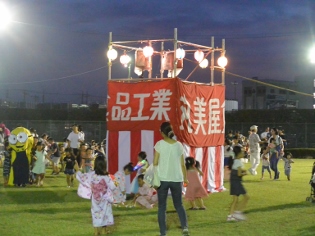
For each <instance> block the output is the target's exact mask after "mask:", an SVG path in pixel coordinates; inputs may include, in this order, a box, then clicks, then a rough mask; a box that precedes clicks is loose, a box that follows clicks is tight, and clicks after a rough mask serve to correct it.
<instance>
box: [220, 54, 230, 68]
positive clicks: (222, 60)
mask: <svg viewBox="0 0 315 236" xmlns="http://www.w3.org/2000/svg"><path fill="white" fill-rule="evenodd" d="M227 63H228V60H227V58H226V57H225V56H220V57H219V59H218V65H219V66H220V67H222V68H224V67H226V65H227Z"/></svg>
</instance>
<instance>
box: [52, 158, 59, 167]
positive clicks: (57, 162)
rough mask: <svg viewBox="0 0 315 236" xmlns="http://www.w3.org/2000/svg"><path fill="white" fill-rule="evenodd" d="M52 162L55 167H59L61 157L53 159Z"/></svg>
mask: <svg viewBox="0 0 315 236" xmlns="http://www.w3.org/2000/svg"><path fill="white" fill-rule="evenodd" d="M51 160H52V162H53V163H54V166H57V165H58V164H59V161H60V157H53V158H51Z"/></svg>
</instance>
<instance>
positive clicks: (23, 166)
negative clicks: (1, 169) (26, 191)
mask: <svg viewBox="0 0 315 236" xmlns="http://www.w3.org/2000/svg"><path fill="white" fill-rule="evenodd" d="M33 141H34V140H33V136H32V134H31V133H30V131H29V130H28V129H25V128H24V127H17V128H15V129H14V130H12V131H11V134H10V136H9V143H10V147H11V148H12V152H11V170H10V176H9V182H8V185H10V186H13V185H15V186H23V187H24V186H25V185H26V184H28V183H29V169H30V163H31V150H32V146H33Z"/></svg>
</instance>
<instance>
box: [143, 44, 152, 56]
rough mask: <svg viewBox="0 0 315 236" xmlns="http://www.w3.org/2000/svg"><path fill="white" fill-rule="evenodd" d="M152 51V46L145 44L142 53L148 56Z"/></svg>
mask: <svg viewBox="0 0 315 236" xmlns="http://www.w3.org/2000/svg"><path fill="white" fill-rule="evenodd" d="M153 52H154V50H153V48H152V47H151V46H145V47H144V48H143V55H144V56H145V57H150V56H152V55H153Z"/></svg>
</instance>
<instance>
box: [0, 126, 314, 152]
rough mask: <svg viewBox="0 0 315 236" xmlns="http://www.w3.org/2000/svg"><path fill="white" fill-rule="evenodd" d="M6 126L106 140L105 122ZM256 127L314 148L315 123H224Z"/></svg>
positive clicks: (291, 144)
mask: <svg viewBox="0 0 315 236" xmlns="http://www.w3.org/2000/svg"><path fill="white" fill-rule="evenodd" d="M3 122H4V123H5V124H6V126H7V127H8V128H9V129H10V130H12V129H14V128H15V127H16V126H17V124H21V125H22V126H23V127H25V128H31V127H33V128H35V129H36V130H37V133H38V134H39V135H41V134H43V133H47V134H48V135H49V136H51V137H53V138H54V139H55V140H56V141H62V140H63V139H64V138H65V137H68V134H69V133H70V132H71V126H72V124H74V123H77V124H79V125H81V126H82V127H83V131H84V133H85V139H86V140H87V141H90V140H92V139H93V140H96V141H97V142H100V141H102V140H103V139H105V138H106V122H105V121H55V120H46V121H42V120H20V121H14V120H13V121H12V120H10V121H9V120H8V121H3ZM252 125H258V134H261V133H262V132H263V131H265V129H266V127H270V128H272V127H276V128H278V129H281V130H284V131H285V135H286V140H287V142H288V148H299V147H301V148H315V123H286V124H283V123H255V124H253V123H245V122H244V123H231V122H226V124H225V131H226V133H227V132H228V131H229V130H233V131H240V132H241V133H242V134H243V135H245V136H247V133H248V131H249V127H250V126H252Z"/></svg>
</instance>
